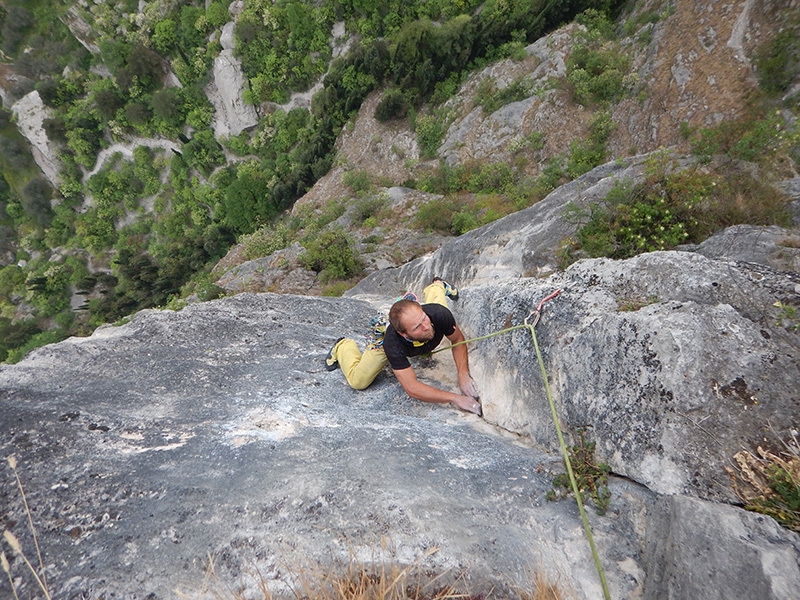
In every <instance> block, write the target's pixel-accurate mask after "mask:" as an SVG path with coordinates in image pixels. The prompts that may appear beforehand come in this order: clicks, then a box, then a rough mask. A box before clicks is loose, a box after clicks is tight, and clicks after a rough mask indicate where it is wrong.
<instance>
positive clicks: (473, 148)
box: [216, 2, 798, 292]
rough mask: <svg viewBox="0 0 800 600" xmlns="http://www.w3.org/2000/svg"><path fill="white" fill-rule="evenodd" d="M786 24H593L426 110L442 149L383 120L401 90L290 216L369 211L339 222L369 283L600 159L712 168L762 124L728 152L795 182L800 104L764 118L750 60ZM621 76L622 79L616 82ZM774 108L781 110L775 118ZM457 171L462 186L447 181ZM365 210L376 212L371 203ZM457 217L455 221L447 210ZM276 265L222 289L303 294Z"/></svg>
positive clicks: (635, 11) (744, 20) (716, 20)
mask: <svg viewBox="0 0 800 600" xmlns="http://www.w3.org/2000/svg"><path fill="white" fill-rule="evenodd" d="M783 10H788V8H787V7H785V6H779V4H776V3H771V4H770V3H767V4H763V5H759V6H758V7H754V6H753V3H752V2H743V3H741V4H737V5H736V6H733V5H731V6H725V7H720V6H717V5H715V4H696V3H695V4H694V5H687V4H680V3H678V5H676V6H672V5H669V4H665V3H658V2H651V3H636V5H635V6H634V7H632V8H631V10H630V12H623V13H622V14H621V16H620V17H619V19H618V20H617V23H616V25H615V27H616V31H617V35H611V34H610V33H609V32H605V33H603V29H602V27H598V26H597V25H596V24H592V23H591V22H589V30H588V31H587V29H586V27H583V26H581V25H578V24H571V25H569V26H567V27H564V28H562V29H560V30H558V31H557V32H554V33H552V34H549V35H547V36H545V37H543V38H542V39H540V40H538V41H537V42H535V43H534V44H531V45H529V46H528V47H526V48H525V52H519V53H518V54H517V55H515V56H514V58H508V59H505V60H501V61H498V62H496V63H493V64H492V65H490V66H487V67H486V68H484V69H479V70H476V71H475V72H474V73H472V74H470V75H469V76H468V77H466V78H465V80H464V81H463V83H461V84H460V86H459V88H458V91H457V93H455V94H454V95H453V96H452V97H451V98H449V99H447V100H446V101H445V102H443V103H442V104H441V105H438V106H431V105H429V106H428V107H426V109H425V110H424V111H423V113H424V114H422V116H418V117H417V121H415V124H416V123H420V124H421V125H422V126H424V127H427V128H428V129H432V130H433V143H432V144H431V142H430V141H429V140H427V139H426V140H423V142H420V137H419V136H420V132H419V129H418V130H417V131H416V132H415V131H414V130H413V129H410V128H409V127H408V122H407V120H406V119H392V120H389V121H388V122H381V121H379V120H377V119H376V117H375V115H376V109H377V107H378V106H379V105H380V103H381V101H382V98H383V97H384V96H385V95H387V94H389V93H391V92H390V91H386V90H379V91H376V92H373V93H372V94H371V95H370V96H369V97H368V98H367V100H366V101H365V102H364V104H363V105H362V107H361V110H360V111H359V114H358V117H357V119H356V120H355V122H354V123H353V125H352V127H348V128H345V130H343V131H342V133H341V135H340V136H339V138H338V140H337V145H336V149H337V158H336V160H335V162H334V166H333V168H332V169H331V171H330V172H329V173H328V174H326V175H325V176H324V177H322V178H321V179H320V180H319V181H318V182H317V183H316V184H315V185H314V186H313V187H312V188H311V189H310V190H309V192H308V193H307V194H306V195H305V196H303V197H302V198H301V199H300V200H298V202H297V203H296V204H295V207H294V209H293V214H294V215H301V214H307V213H308V211H310V210H316V211H317V213H318V214H321V213H324V212H325V210H326V209H325V207H326V206H330V202H331V201H332V200H335V199H336V200H338V199H347V202H348V203H349V205H351V206H353V205H356V206H357V205H359V204H360V205H362V206H363V205H370V206H371V210H372V211H374V212H377V213H378V214H377V217H378V218H377V219H375V220H374V223H373V224H374V225H375V226H371V227H366V228H365V227H363V226H361V227H359V226H360V225H361V222H360V221H359V220H357V219H356V222H355V223H353V218H352V216H350V217H349V218H348V216H345V217H344V218H341V219H339V220H338V221H337V225H339V226H343V227H344V228H345V229H348V230H349V232H350V233H351V234H352V235H353V236H354V238H355V243H356V248H358V253H359V254H360V255H362V256H365V257H366V260H365V273H370V272H372V271H374V270H375V269H378V268H385V267H386V266H399V265H401V264H403V263H404V262H406V261H407V260H409V258H410V257H412V256H413V252H409V251H400V252H398V251H396V250H395V248H396V244H397V241H398V239H407V240H409V241H410V242H411V243H412V244H415V243H417V242H416V236H417V235H418V233H417V232H418V231H420V230H422V231H425V230H428V231H431V230H436V231H439V232H441V233H445V234H458V233H463V232H464V231H466V230H468V229H469V228H470V227H474V226H476V225H479V224H482V223H484V222H487V221H489V220H491V219H493V218H497V217H498V216H502V215H503V214H507V213H509V212H513V211H514V210H516V209H519V208H523V207H524V206H527V205H529V204H531V203H533V202H536V201H537V200H539V199H540V198H542V197H543V196H544V195H545V194H546V193H548V192H550V191H551V190H552V189H554V187H555V186H557V185H559V184H561V183H564V182H566V181H568V180H569V179H571V178H573V177H575V176H576V175H579V174H581V173H582V172H585V170H587V169H588V168H591V167H593V166H596V165H597V164H599V163H601V162H604V161H606V160H609V161H610V160H614V159H619V158H622V157H630V156H634V155H638V154H643V153H648V152H653V151H655V150H658V149H659V148H664V147H669V148H671V149H673V151H675V152H677V153H679V154H680V153H684V154H685V155H687V156H691V155H692V153H694V156H695V157H696V158H698V159H699V161H700V162H705V161H707V157H708V152H709V151H710V152H711V153H714V152H715V151H716V152H725V151H726V150H728V149H729V148H730V147H732V146H734V145H735V144H736V143H738V142H739V141H740V140H741V139H745V143H752V142H751V141H750V140H748V139H747V138H748V136H751V137H752V136H753V134H751V133H750V130H751V129H752V128H753V123H754V122H763V120H764V119H766V122H768V123H769V125H767V127H774V128H775V130H776V135H775V136H767V137H771V138H772V139H769V141H768V140H767V139H761V141H760V142H758V144H759V149H758V150H756V151H755V152H751V153H749V154H745V153H740V154H738V155H735V153H729V154H733V156H730V157H732V158H734V159H740V158H745V159H747V160H750V161H753V160H755V161H756V162H758V163H759V165H760V169H761V174H760V175H759V177H761V178H764V179H767V180H774V181H779V180H783V179H791V178H795V177H797V176H798V172H797V162H796V149H795V150H792V149H791V148H792V147H796V144H797V140H798V137H797V136H798V129H797V114H796V113H797V103H796V101H792V100H791V98H792V94H796V93H797V85H798V82H795V83H794V86H795V87H794V88H791V89H789V90H788V91H785V92H784V95H783V96H782V97H783V101H787V100H788V102H784V104H783V105H784V107H785V108H783V109H782V112H781V113H780V116H778V117H777V119H776V117H775V115H771V116H770V115H765V113H764V111H766V110H767V108H766V105H762V106H761V107H760V108H756V107H754V106H753V104H752V103H753V98H754V96H758V95H759V94H760V93H761V92H760V91H759V80H758V76H759V74H758V72H757V71H756V69H755V67H754V61H755V58H754V56H755V55H756V54H757V51H758V49H761V51H762V52H763V48H764V47H765V44H766V43H767V42H768V41H769V40H770V39H772V38H773V37H774V35H775V33H776V32H775V31H774V29H773V28H771V27H770V26H769V23H770V22H772V20H774V19H775V18H776V15H777V14H787V13H782V12H781V11H783ZM603 36H605V37H603ZM598 38H599V41H598ZM576 46H577V47H578V48H590V49H591V48H596V49H597V51H596V52H595V54H592V57H594V59H595V60H597V61H598V62H600V63H601V67H602V66H603V65H605V67H606V68H605V70H602V68H601V71H600V72H599V75H598V77H597V78H596V79H598V80H600V79H602V78H603V77H606V76H607V77H606V80H605V81H601V82H600V84H598V88H599V91H597V90H594V88H592V87H591V86H590V85H589V86H588V87H587V89H588V91H583V92H582V91H581V90H582V89H583V88H581V87H580V82H579V81H578V80H579V79H580V78H579V77H576V76H575V71H576V68H575V65H574V64H573V63H572V62H571V61H572V60H573V58H574V56H573V54H574V49H575V48H576ZM603 61H605V63H603ZM615 61H617V62H615ZM617 63H621V65H620V64H617ZM622 66H624V67H625V68H626V69H627V70H624V71H622V70H619V69H620V68H621V67H622ZM590 83H591V82H590ZM602 86H606V88H608V89H604V88H603V87H602ZM593 90H594V91H593ZM609 90H610V91H609ZM759 102H762V103H764V102H766V101H765V100H764V99H762V100H760V101H759ZM780 105H781V101H780V100H779V101H778V102H777V105H773V106H780ZM428 129H426V131H427V130H428ZM437 132H438V133H437ZM718 132H719V133H718ZM423 133H424V132H423ZM757 135H760V134H757ZM715 137H716V138H718V139H722V138H727V139H724V140H723V141H717V140H716V139H715ZM762 138H763V136H762ZM425 144H427V146H428V147H427V148H426V147H425ZM704 144H705V146H704ZM715 144H716V146H715ZM760 144H765V145H760ZM792 157H794V158H792ZM440 160H441V161H443V163H441V164H442V165H444V166H440ZM458 169H461V172H456V173H455V175H453V171H458ZM715 170H716V171H717V172H718V173H720V175H721V176H730V174H731V172H730V171H727V172H725V173H723V171H724V170H723V169H720V168H719V165H716V167H715V166H713V165H712V166H711V168H710V169H709V171H711V172H714V171H715ZM356 178H358V179H359V181H363V182H365V183H364V184H363V186H362V188H360V189H359V190H358V192H359V193H358V194H354V189H353V187H352V181H353V180H354V179H356ZM348 182H350V183H351V184H350V185H348ZM391 185H394V186H403V185H410V186H413V187H416V188H417V189H418V190H422V191H425V192H434V193H437V192H438V195H434V196H424V195H423V196H420V195H414V196H403V197H405V198H407V200H406V203H405V204H404V205H403V210H400V209H399V207H398V203H397V201H396V198H397V197H399V196H401V195H402V192H401V191H400V190H397V189H393V188H390V189H391V190H392V191H391V192H390V193H389V196H390V197H391V198H392V201H388V200H387V199H386V194H387V192H386V191H385V190H386V187H387V186H391ZM364 196H367V197H368V198H372V204H370V202H369V200H365V199H364ZM443 198H444V200H443ZM597 200H598V201H599V200H602V198H599V199H597ZM728 201H729V202H734V200H733V199H732V198H729V199H728ZM451 203H452V204H455V205H456V206H458V207H460V208H456V209H453V208H451ZM426 205H428V206H429V207H431V212H438V213H440V214H441V213H442V212H448V211H449V212H451V213H455V214H457V213H458V212H459V210H461V211H462V213H464V214H466V215H467V216H468V217H470V218H467V219H464V220H463V223H464V224H459V223H458V222H456V221H454V220H447V218H446V217H445V219H446V220H445V221H444V222H442V221H441V219H438V220H437V219H434V218H432V217H427V214H426V215H423V216H422V217H420V215H419V208H420V207H423V206H426ZM409 207H410V208H412V211H411V212H409V210H408V209H409ZM414 217H416V218H414ZM742 222H749V221H747V219H745V220H743V221H742ZM760 223H764V224H766V222H763V221H760ZM787 223H788V221H786V220H784V221H783V224H787ZM725 224H730V223H725ZM368 225H371V224H370V223H368ZM720 225H723V223H720ZM574 231H575V228H574V227H573V228H568V229H564V230H563V232H562V234H563V237H562V239H554V240H551V243H552V250H553V251H555V250H557V249H558V246H559V243H560V242H561V241H562V240H563V239H565V238H567V237H569V236H570V235H573V234H574ZM365 238H368V239H372V240H375V239H377V240H380V242H381V243H382V246H383V248H378V249H374V250H373V249H371V248H370V247H368V245H365V244H363V243H361V242H362V241H363V240H364V239H365ZM298 239H299V236H298ZM373 245H374V244H373ZM365 246H366V247H365ZM417 248H418V250H419V251H420V252H424V251H426V250H427V249H428V248H429V246H428V245H427V244H425V243H424V242H423V243H420V244H418V245H417ZM393 250H395V251H393ZM247 256H248V255H247V254H246V253H245V252H243V251H242V248H241V247H239V248H235V249H234V250H233V251H232V253H231V254H230V255H229V257H228V258H227V259H226V260H224V261H222V262H221V263H220V264H219V265H218V267H217V271H216V272H217V273H221V272H224V271H226V270H228V269H229V268H230V267H231V266H232V265H234V264H236V263H238V262H240V261H241V260H243V259H244V258H246V257H247ZM250 256H251V255H250ZM281 256H282V260H281V261H280V263H279V267H278V268H275V267H274V265H275V261H274V260H267V259H265V260H260V261H258V262H257V263H254V264H257V265H259V267H260V268H261V269H262V270H263V269H266V271H267V272H269V273H270V275H269V277H267V280H268V281H269V286H268V288H265V287H259V284H258V282H257V281H251V280H249V279H248V278H247V277H246V276H245V277H244V279H242V278H241V277H240V276H239V275H238V273H240V272H242V273H244V272H247V271H252V269H253V267H252V266H249V267H244V268H243V270H242V269H237V270H236V271H235V272H234V273H235V274H234V275H233V276H228V277H223V278H222V279H221V280H220V281H219V284H220V285H221V286H222V287H223V288H225V289H227V290H229V291H237V290H241V289H248V290H257V289H271V290H274V289H279V288H280V287H281V285H282V284H281V282H285V284H286V285H287V286H289V287H290V289H292V291H300V289H298V288H293V287H292V283H291V281H292V280H297V278H298V272H302V270H303V269H302V265H301V264H300V263H298V262H297V261H296V260H285V259H283V255H281ZM295 256H296V253H295ZM271 265H272V266H271ZM309 275H310V274H309ZM304 280H305V281H306V285H307V286H308V287H307V288H306V289H309V290H311V291H312V292H316V291H317V290H319V287H315V286H313V285H311V284H310V283H309V281H310V280H309V279H308V277H305V278H304Z"/></svg>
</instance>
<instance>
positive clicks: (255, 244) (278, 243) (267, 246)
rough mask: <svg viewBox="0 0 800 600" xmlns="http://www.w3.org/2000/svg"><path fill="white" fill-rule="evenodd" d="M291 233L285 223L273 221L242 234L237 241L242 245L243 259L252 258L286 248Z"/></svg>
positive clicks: (290, 240) (291, 235)
mask: <svg viewBox="0 0 800 600" xmlns="http://www.w3.org/2000/svg"><path fill="white" fill-rule="evenodd" d="M293 235H294V232H293V231H292V230H291V229H289V227H288V226H287V225H286V224H285V223H275V224H273V225H270V226H267V227H262V228H261V229H259V230H257V231H254V232H253V233H251V234H248V235H245V236H242V237H241V239H240V240H239V243H240V244H242V246H243V247H244V257H245V259H247V260H253V259H255V258H261V257H264V256H269V255H270V254H272V253H273V252H277V251H278V250H282V249H283V248H288V247H289V245H290V244H291V243H292V238H293Z"/></svg>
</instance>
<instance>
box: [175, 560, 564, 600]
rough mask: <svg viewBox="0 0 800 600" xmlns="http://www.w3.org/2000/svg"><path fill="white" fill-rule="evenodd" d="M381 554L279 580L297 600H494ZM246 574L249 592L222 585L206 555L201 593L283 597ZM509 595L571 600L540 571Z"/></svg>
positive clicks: (227, 599)
mask: <svg viewBox="0 0 800 600" xmlns="http://www.w3.org/2000/svg"><path fill="white" fill-rule="evenodd" d="M383 550H384V552H382V553H381V556H382V558H378V559H376V560H373V561H372V562H370V563H369V564H367V563H365V562H363V561H362V560H359V559H358V558H357V557H356V556H355V555H354V553H352V552H351V555H350V558H349V561H348V562H347V563H346V564H340V565H338V566H336V565H334V566H333V567H331V566H328V565H309V566H306V567H303V568H287V578H286V579H287V580H288V581H284V582H283V583H284V586H287V585H288V587H289V589H290V590H291V592H290V595H291V596H293V597H294V598H296V599H297V600H490V599H491V598H494V597H495V596H494V589H489V590H488V591H482V592H478V593H476V592H474V590H470V587H469V586H468V585H467V583H466V581H465V577H464V575H463V574H462V575H458V576H455V577H454V576H453V574H452V573H450V572H449V571H444V572H441V573H439V574H433V573H432V572H431V571H430V570H428V569H425V568H423V566H422V565H421V563H420V561H419V560H417V561H415V562H414V563H412V564H410V565H400V564H397V563H396V562H394V560H393V559H392V558H391V556H389V557H388V558H387V555H386V553H385V550H386V549H385V548H384V549H383ZM438 551H439V548H432V549H431V550H429V551H428V552H427V553H425V554H424V556H423V557H422V558H425V557H427V556H430V555H431V554H434V553H436V552H438ZM390 554H392V553H390ZM250 575H251V576H252V579H253V580H254V584H253V585H250V586H247V588H248V589H245V587H244V586H242V587H241V588H240V589H232V588H231V587H230V586H228V585H225V584H224V583H223V582H221V581H220V579H219V578H218V576H217V574H216V572H215V567H214V559H213V557H209V561H208V563H207V566H206V576H205V581H204V583H203V588H202V590H200V591H199V592H201V593H202V595H203V597H209V596H210V597H211V598H213V599H214V600H252V599H253V598H254V597H257V598H258V599H259V600H260V599H262V598H263V600H275V599H277V598H279V597H283V595H281V594H276V593H274V592H273V591H272V589H270V585H269V582H268V581H267V580H266V579H265V578H264V576H263V575H262V574H261V573H258V572H256V573H252V572H251V573H250ZM284 589H285V588H284ZM511 593H512V594H515V595H516V597H517V598H519V599H520V600H567V599H568V598H569V597H571V596H567V595H565V593H564V591H563V590H562V588H561V587H560V586H559V585H557V584H556V583H553V582H552V581H550V580H549V579H548V578H547V577H546V576H545V575H543V574H542V573H541V572H536V573H535V574H533V575H532V576H531V577H530V583H529V584H528V585H527V586H526V587H520V588H514V589H513V591H511ZM177 594H178V596H179V597H181V598H184V599H186V600H189V599H191V598H196V597H198V594H197V593H189V594H187V593H183V592H180V591H177ZM254 594H256V596H254ZM497 597H498V598H500V597H501V596H497ZM502 597H506V596H502Z"/></svg>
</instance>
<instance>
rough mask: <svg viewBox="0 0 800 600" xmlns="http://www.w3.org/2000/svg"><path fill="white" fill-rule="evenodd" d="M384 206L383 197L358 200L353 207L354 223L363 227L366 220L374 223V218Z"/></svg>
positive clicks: (384, 199) (384, 200) (384, 198)
mask: <svg viewBox="0 0 800 600" xmlns="http://www.w3.org/2000/svg"><path fill="white" fill-rule="evenodd" d="M385 204H386V197H385V196H372V197H370V198H364V199H363V200H360V201H359V202H358V203H357V204H356V206H355V221H356V223H358V224H360V225H365V224H366V223H367V221H368V220H372V221H376V216H377V214H378V213H379V212H380V210H381V209H382V208H383V207H384V205H385Z"/></svg>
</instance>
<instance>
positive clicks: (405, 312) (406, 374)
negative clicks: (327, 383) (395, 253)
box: [325, 277, 481, 415]
mask: <svg viewBox="0 0 800 600" xmlns="http://www.w3.org/2000/svg"><path fill="white" fill-rule="evenodd" d="M409 296H411V297H409ZM448 297H449V298H451V299H453V300H457V299H458V290H457V289H456V288H455V287H453V286H452V285H450V284H449V283H447V282H446V281H445V280H444V279H442V278H441V277H434V279H433V282H432V283H431V284H430V285H429V286H427V287H426V288H425V289H424V290H423V303H422V304H420V303H419V302H417V301H416V300H415V299H413V294H411V295H408V294H407V295H406V296H405V297H403V298H402V299H401V300H398V301H397V302H395V303H394V304H393V305H392V308H391V309H390V310H389V325H388V326H387V327H386V333H385V335H384V337H383V343H382V344H380V343H378V344H375V343H372V344H369V345H368V346H367V348H366V349H365V350H364V352H363V353H362V352H361V351H360V350H359V349H358V345H357V344H356V342H355V340H352V339H348V338H339V339H338V340H336V342H335V343H334V345H333V347H332V348H331V350H330V352H328V355H327V356H326V357H325V367H326V368H327V369H328V370H329V371H333V370H334V369H336V368H337V367H341V369H342V372H343V373H344V376H345V379H347V383H348V384H350V387H352V388H353V389H356V390H363V389H365V388H366V387H367V386H369V385H370V384H371V383H372V382H373V381H374V380H375V378H376V377H377V376H378V373H380V372H381V369H383V367H385V366H386V365H387V364H388V365H389V366H390V367H391V368H392V371H393V372H394V374H395V377H397V381H399V382H400V385H402V386H403V389H404V390H405V391H406V393H407V394H408V395H409V396H411V397H412V398H416V399H417V400H422V401H423V402H435V403H441V404H445V403H451V404H454V405H456V406H457V407H458V408H460V409H462V410H466V411H469V412H473V413H475V414H478V415H480V414H481V405H480V402H479V396H478V388H477V386H476V385H475V381H474V380H473V379H472V377H471V376H470V374H469V360H468V356H467V345H466V344H461V345H458V346H453V348H452V352H453V360H454V361H455V363H456V370H457V371H458V386H459V388H460V389H461V394H455V393H453V392H447V391H445V390H440V389H438V388H435V387H433V386H430V385H427V384H425V383H422V382H421V381H419V380H418V379H417V376H416V373H415V372H414V369H413V368H412V367H411V363H410V362H409V361H408V358H409V357H411V356H421V355H423V354H429V353H430V352H431V351H433V350H434V349H435V348H436V347H437V346H438V345H439V343H440V342H441V341H442V338H444V337H446V338H447V339H448V340H450V342H451V343H452V344H457V343H458V342H462V341H464V334H463V333H461V330H460V329H459V328H458V325H457V324H456V321H455V318H454V317H453V313H451V312H450V309H449V308H448V307H447V298H448Z"/></svg>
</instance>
